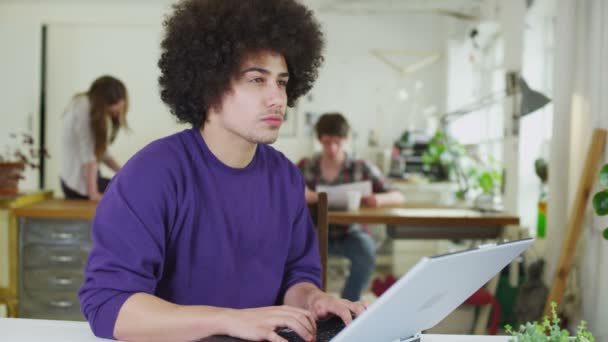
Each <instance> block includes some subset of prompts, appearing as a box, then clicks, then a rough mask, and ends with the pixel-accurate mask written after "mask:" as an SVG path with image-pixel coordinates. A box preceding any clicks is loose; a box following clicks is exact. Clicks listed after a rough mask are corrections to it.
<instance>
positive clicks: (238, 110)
mask: <svg viewBox="0 0 608 342" xmlns="http://www.w3.org/2000/svg"><path fill="white" fill-rule="evenodd" d="M173 10H174V12H173V14H172V15H171V16H170V17H168V18H167V19H166V20H165V29H166V33H165V36H164V38H163V40H162V43H161V47H162V51H161V57H160V61H159V63H158V65H159V67H160V69H161V76H160V78H159V83H160V88H161V97H162V99H163V101H164V102H165V103H167V104H168V105H169V107H170V108H171V112H172V113H173V114H174V115H175V116H176V117H177V118H178V119H179V120H180V121H182V122H187V123H190V124H191V125H192V129H188V130H184V131H182V132H179V133H176V134H174V135H171V136H168V137H165V138H163V139H160V140H157V141H155V142H153V143H151V144H150V145H148V146H147V147H145V148H144V149H143V150H141V151H139V152H138V153H137V154H136V155H135V156H133V157H132V158H131V159H130V160H129V161H128V162H127V163H126V165H125V166H124V167H123V168H122V169H121V170H120V172H119V173H118V174H117V175H116V176H115V177H114V180H113V181H112V182H111V183H110V186H109V187H108V190H107V191H106V193H105V194H104V196H103V199H102V200H101V202H100V203H99V206H98V207H97V212H96V214H95V218H94V220H93V227H92V240H93V248H92V251H91V253H90V256H89V260H88V262H87V265H86V269H85V282H84V285H83V286H82V288H81V289H80V291H79V297H80V304H81V310H82V312H83V314H84V316H85V317H86V318H87V320H88V321H89V323H90V325H91V327H92V330H93V332H94V333H95V334H96V335H97V336H101V337H106V338H117V339H121V340H126V341H130V340H146V341H153V340H162V341H193V340H197V339H200V338H203V337H206V336H210V335H229V336H233V337H238V338H242V339H246V340H254V341H262V340H264V341H266V340H267V341H284V339H282V338H281V337H280V336H279V335H278V334H277V331H276V330H277V328H279V327H287V328H290V329H292V330H293V331H295V332H296V333H297V334H298V335H300V336H302V337H303V338H304V339H305V340H306V341H311V340H313V339H314V336H315V333H316V325H315V320H316V319H318V318H323V317H324V316H327V315H328V314H335V315H337V316H339V317H340V318H341V319H342V320H343V321H344V323H345V324H349V323H350V322H351V320H352V316H351V312H353V313H355V314H360V313H362V311H363V310H364V309H365V306H364V304H363V303H353V302H351V301H348V300H344V299H341V298H337V297H335V296H331V295H329V294H326V293H324V292H323V291H321V290H320V289H319V287H320V279H321V262H320V258H319V250H318V245H317V238H316V234H315V227H314V224H313V222H312V220H311V218H310V214H309V212H308V209H307V206H306V201H305V195H304V188H305V185H304V180H303V179H302V175H301V174H300V172H299V170H298V169H297V168H296V166H295V165H294V164H293V163H291V162H290V161H289V160H288V159H287V158H286V157H285V156H284V155H283V154H282V153H280V152H278V151H276V150H275V149H273V148H272V147H271V146H268V144H270V143H273V142H274V141H275V140H276V139H277V136H278V132H279V128H280V126H281V123H282V121H283V118H284V116H285V110H286V107H287V106H288V105H293V104H294V102H295V101H296V99H297V98H298V97H300V96H302V95H304V94H306V93H307V92H308V91H309V90H310V88H311V87H312V85H313V82H314V80H315V79H316V77H317V70H318V68H319V66H320V65H321V62H322V60H323V57H322V54H321V52H322V47H323V34H322V32H321V30H320V27H319V24H318V23H317V21H316V19H315V18H314V15H313V13H312V12H311V11H310V10H309V9H307V8H306V7H304V6H303V5H301V4H299V3H298V2H297V1H296V0H249V1H242V0H184V1H181V2H178V3H177V4H175V5H174V6H173Z"/></svg>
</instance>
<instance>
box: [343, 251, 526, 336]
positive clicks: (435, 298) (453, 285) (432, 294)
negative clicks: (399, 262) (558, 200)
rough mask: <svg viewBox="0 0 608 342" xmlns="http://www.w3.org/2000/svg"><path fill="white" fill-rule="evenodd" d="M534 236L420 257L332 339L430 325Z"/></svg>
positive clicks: (398, 333) (389, 333) (388, 333)
mask: <svg viewBox="0 0 608 342" xmlns="http://www.w3.org/2000/svg"><path fill="white" fill-rule="evenodd" d="M533 241H534V240H533V239H526V240H519V241H513V242H507V243H503V244H500V245H488V246H484V247H479V248H476V249H471V250H467V251H463V252H457V253H451V254H444V255H439V256H434V257H425V258H422V259H421V260H420V262H418V264H416V265H415V266H414V267H413V268H412V269H411V270H410V271H409V272H408V273H407V274H406V275H404V276H403V277H401V278H400V279H399V280H398V281H397V282H396V283H395V284H394V285H393V286H391V288H389V289H388V290H387V291H386V292H385V293H384V294H383V295H382V296H381V297H380V298H378V300H376V301H375V302H374V303H373V304H372V305H370V307H369V308H368V309H367V310H366V311H365V312H364V313H363V314H362V315H360V316H359V317H358V318H357V319H356V320H354V321H353V323H352V324H351V325H349V326H348V327H346V328H345V329H344V330H342V331H341V332H340V333H339V334H338V335H337V336H336V337H335V338H333V339H332V342H346V341H348V342H368V341H378V342H385V341H386V342H389V341H394V340H396V339H405V338H408V337H410V336H413V335H415V334H417V333H420V332H422V331H423V330H426V329H430V328H432V327H433V326H434V325H436V324H437V323H439V322H440V321H441V320H443V319H444V318H445V317H446V316H447V315H448V314H450V313H451V312H452V311H453V310H454V309H456V308H457V307H458V306H459V305H460V304H462V303H463V302H464V301H465V300H466V299H467V298H468V297H470V296H471V295H472V294H473V293H474V292H475V291H477V290H478V289H479V288H481V287H482V286H483V285H484V284H485V283H486V282H487V281H489V280H490V279H491V278H492V277H493V276H494V275H496V274H497V273H498V272H499V271H500V270H502V269H503V268H504V267H505V266H506V265H507V264H509V262H511V261H512V260H513V259H514V258H515V257H517V256H518V255H519V254H521V253H522V252H523V251H524V250H526V249H527V248H528V247H529V246H530V245H531V244H532V242H533Z"/></svg>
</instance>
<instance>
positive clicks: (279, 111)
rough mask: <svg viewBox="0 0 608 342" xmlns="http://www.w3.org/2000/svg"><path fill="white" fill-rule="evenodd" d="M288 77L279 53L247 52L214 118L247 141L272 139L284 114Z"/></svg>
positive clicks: (262, 142)
mask: <svg viewBox="0 0 608 342" xmlns="http://www.w3.org/2000/svg"><path fill="white" fill-rule="evenodd" d="M288 80H289V73H288V71H287V63H286V62H285V58H284V57H283V56H282V55H280V54H277V53H272V52H269V51H262V52H259V53H255V54H249V55H246V56H245V57H244V58H243V62H242V63H241V67H240V69H239V71H238V72H237V74H236V75H235V76H234V78H233V80H232V89H231V90H230V91H228V92H227V93H226V94H224V96H223V98H222V102H221V105H220V107H219V112H218V113H219V115H218V116H217V118H214V119H217V120H219V123H220V126H222V127H223V128H224V129H225V130H226V131H228V132H229V133H232V134H233V135H235V136H236V137H240V138H242V139H244V140H245V141H247V142H250V143H255V144H270V143H273V142H275V141H276V140H277V136H278V134H279V128H280V127H281V124H282V123H283V119H284V117H285V109H286V107H287V92H286V89H287V81H288Z"/></svg>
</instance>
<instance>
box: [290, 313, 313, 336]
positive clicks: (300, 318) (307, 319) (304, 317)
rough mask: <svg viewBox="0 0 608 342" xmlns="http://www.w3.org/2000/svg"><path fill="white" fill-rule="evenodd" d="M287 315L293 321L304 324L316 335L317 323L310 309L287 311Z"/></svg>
mask: <svg viewBox="0 0 608 342" xmlns="http://www.w3.org/2000/svg"><path fill="white" fill-rule="evenodd" d="M287 315H288V317H289V318H290V319H292V320H293V321H295V322H298V323H300V325H302V326H303V327H304V328H305V329H306V330H307V331H308V332H309V333H310V334H311V335H313V336H314V335H315V334H316V331H317V324H316V322H315V318H314V316H313V315H312V313H310V312H309V311H306V310H297V311H287ZM294 330H295V329H294ZM298 335H299V334H298Z"/></svg>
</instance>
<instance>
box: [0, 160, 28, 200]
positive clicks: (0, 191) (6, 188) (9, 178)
mask: <svg viewBox="0 0 608 342" xmlns="http://www.w3.org/2000/svg"><path fill="white" fill-rule="evenodd" d="M24 169H25V164H24V163H21V162H0V195H16V194H17V193H18V192H19V180H20V179H21V178H23V175H22V173H23V170H24Z"/></svg>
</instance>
